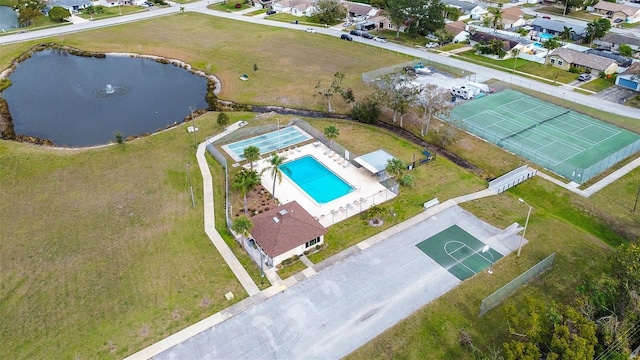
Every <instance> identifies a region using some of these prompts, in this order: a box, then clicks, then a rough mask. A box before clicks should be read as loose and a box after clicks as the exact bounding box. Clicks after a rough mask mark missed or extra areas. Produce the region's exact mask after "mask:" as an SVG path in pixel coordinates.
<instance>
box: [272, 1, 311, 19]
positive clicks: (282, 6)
mask: <svg viewBox="0 0 640 360" xmlns="http://www.w3.org/2000/svg"><path fill="white" fill-rule="evenodd" d="M272 8H273V10H275V11H276V12H279V13H287V14H291V15H293V16H311V15H313V12H314V11H315V2H313V1H312V0H280V1H278V2H276V3H274V4H273V5H272Z"/></svg>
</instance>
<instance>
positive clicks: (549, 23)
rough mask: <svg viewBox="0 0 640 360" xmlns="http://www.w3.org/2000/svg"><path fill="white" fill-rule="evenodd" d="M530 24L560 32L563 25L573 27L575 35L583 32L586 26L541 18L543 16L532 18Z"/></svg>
mask: <svg viewBox="0 0 640 360" xmlns="http://www.w3.org/2000/svg"><path fill="white" fill-rule="evenodd" d="M531 25H533V26H539V27H541V28H543V29H547V30H551V31H554V32H562V31H563V30H564V27H565V26H566V27H568V28H571V29H573V31H574V32H575V33H576V34H577V35H582V34H584V31H585V30H586V27H584V26H580V25H576V24H569V23H565V22H562V21H556V20H549V19H543V18H537V19H535V20H533V22H532V23H531Z"/></svg>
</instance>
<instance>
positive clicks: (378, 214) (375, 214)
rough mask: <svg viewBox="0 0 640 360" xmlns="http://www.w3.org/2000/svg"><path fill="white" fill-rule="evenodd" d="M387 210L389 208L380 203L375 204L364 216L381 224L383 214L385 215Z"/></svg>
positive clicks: (374, 222)
mask: <svg viewBox="0 0 640 360" xmlns="http://www.w3.org/2000/svg"><path fill="white" fill-rule="evenodd" d="M386 211H387V210H386V209H385V208H384V207H382V206H380V205H373V206H372V207H370V208H369V210H367V212H366V213H365V215H364V216H365V218H366V219H367V220H371V222H372V223H373V224H379V223H380V221H382V215H384V213H385V212H386Z"/></svg>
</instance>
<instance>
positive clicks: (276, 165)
mask: <svg viewBox="0 0 640 360" xmlns="http://www.w3.org/2000/svg"><path fill="white" fill-rule="evenodd" d="M285 161H287V157H286V156H284V155H282V156H281V155H278V154H277V153H273V154H271V158H270V159H269V165H271V166H269V167H268V168H265V169H263V170H262V172H263V173H264V172H265V171H266V170H269V171H270V172H271V175H272V176H273V191H271V194H272V195H273V197H274V198H275V197H276V179H277V180H278V182H279V183H281V182H282V170H280V165H282V164H283V163H284V162H285Z"/></svg>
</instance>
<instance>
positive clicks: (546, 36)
mask: <svg viewBox="0 0 640 360" xmlns="http://www.w3.org/2000/svg"><path fill="white" fill-rule="evenodd" d="M538 36H539V37H540V39H543V40H549V39H553V35H552V34H548V33H540V34H538Z"/></svg>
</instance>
